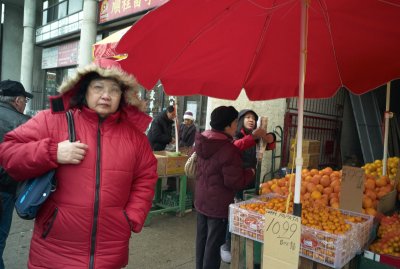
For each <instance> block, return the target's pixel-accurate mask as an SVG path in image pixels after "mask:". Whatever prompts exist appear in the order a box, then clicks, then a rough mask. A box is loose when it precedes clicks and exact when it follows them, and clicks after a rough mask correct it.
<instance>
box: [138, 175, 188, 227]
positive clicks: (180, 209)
mask: <svg viewBox="0 0 400 269" xmlns="http://www.w3.org/2000/svg"><path fill="white" fill-rule="evenodd" d="M172 177H174V178H176V180H178V179H179V184H178V186H177V189H179V202H178V204H177V205H176V206H171V205H166V204H163V203H162V202H161V198H162V180H163V179H164V178H172ZM186 186H187V177H186V175H185V174H177V175H168V176H162V177H159V178H158V180H157V184H156V189H155V193H154V199H153V207H152V208H151V210H150V212H149V214H148V215H147V218H146V222H145V226H147V225H149V224H150V221H151V219H152V218H153V216H156V215H159V214H162V213H171V212H172V213H176V214H177V216H179V217H181V216H183V215H184V214H185V210H186Z"/></svg>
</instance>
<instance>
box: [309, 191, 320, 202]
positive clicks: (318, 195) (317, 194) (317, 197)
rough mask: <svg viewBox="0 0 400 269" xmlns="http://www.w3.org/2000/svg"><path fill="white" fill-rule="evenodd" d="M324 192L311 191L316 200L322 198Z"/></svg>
mask: <svg viewBox="0 0 400 269" xmlns="http://www.w3.org/2000/svg"><path fill="white" fill-rule="evenodd" d="M321 196H322V194H321V193H320V192H319V191H313V192H312V193H311V198H312V199H314V200H318V199H321Z"/></svg>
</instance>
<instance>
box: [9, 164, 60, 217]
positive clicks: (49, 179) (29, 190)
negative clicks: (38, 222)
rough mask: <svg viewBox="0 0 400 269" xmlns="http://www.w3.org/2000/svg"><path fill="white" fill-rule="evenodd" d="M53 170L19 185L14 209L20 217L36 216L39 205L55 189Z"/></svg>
mask: <svg viewBox="0 0 400 269" xmlns="http://www.w3.org/2000/svg"><path fill="white" fill-rule="evenodd" d="M54 174H55V170H51V171H49V172H47V173H45V174H44V175H41V176H39V177H35V178H32V179H29V180H25V181H24V182H22V184H21V186H20V187H19V190H18V194H17V200H16V201H15V210H16V211H17V214H18V216H20V217H21V218H22V219H26V220H30V219H34V218H35V217H36V214H37V212H38V210H39V207H40V206H41V205H42V204H43V203H44V201H46V199H47V198H48V197H49V195H50V194H51V193H52V192H54V191H55V190H56V184H57V183H56V179H55V177H54Z"/></svg>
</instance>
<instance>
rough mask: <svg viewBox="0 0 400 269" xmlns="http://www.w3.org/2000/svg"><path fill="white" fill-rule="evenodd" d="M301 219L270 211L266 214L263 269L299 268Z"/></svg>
mask: <svg viewBox="0 0 400 269" xmlns="http://www.w3.org/2000/svg"><path fill="white" fill-rule="evenodd" d="M300 237H301V218H300V217H297V216H293V215H290V214H285V213H280V212H276V211H273V210H268V211H267V213H265V225H264V253H263V268H264V269H270V268H271V269H273V268H280V269H281V268H282V269H289V268H290V269H294V268H296V269H297V268H298V264H299V254H300Z"/></svg>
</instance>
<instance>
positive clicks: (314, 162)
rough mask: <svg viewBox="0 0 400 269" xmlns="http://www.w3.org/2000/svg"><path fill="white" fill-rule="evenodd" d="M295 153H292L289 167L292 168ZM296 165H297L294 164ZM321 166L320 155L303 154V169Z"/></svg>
mask: <svg viewBox="0 0 400 269" xmlns="http://www.w3.org/2000/svg"><path fill="white" fill-rule="evenodd" d="M292 162H293V152H292V151H291V152H290V156H289V163H288V167H291V166H292ZM294 165H296V163H295V164H294ZM318 165H319V153H312V154H308V153H303V168H318Z"/></svg>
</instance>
